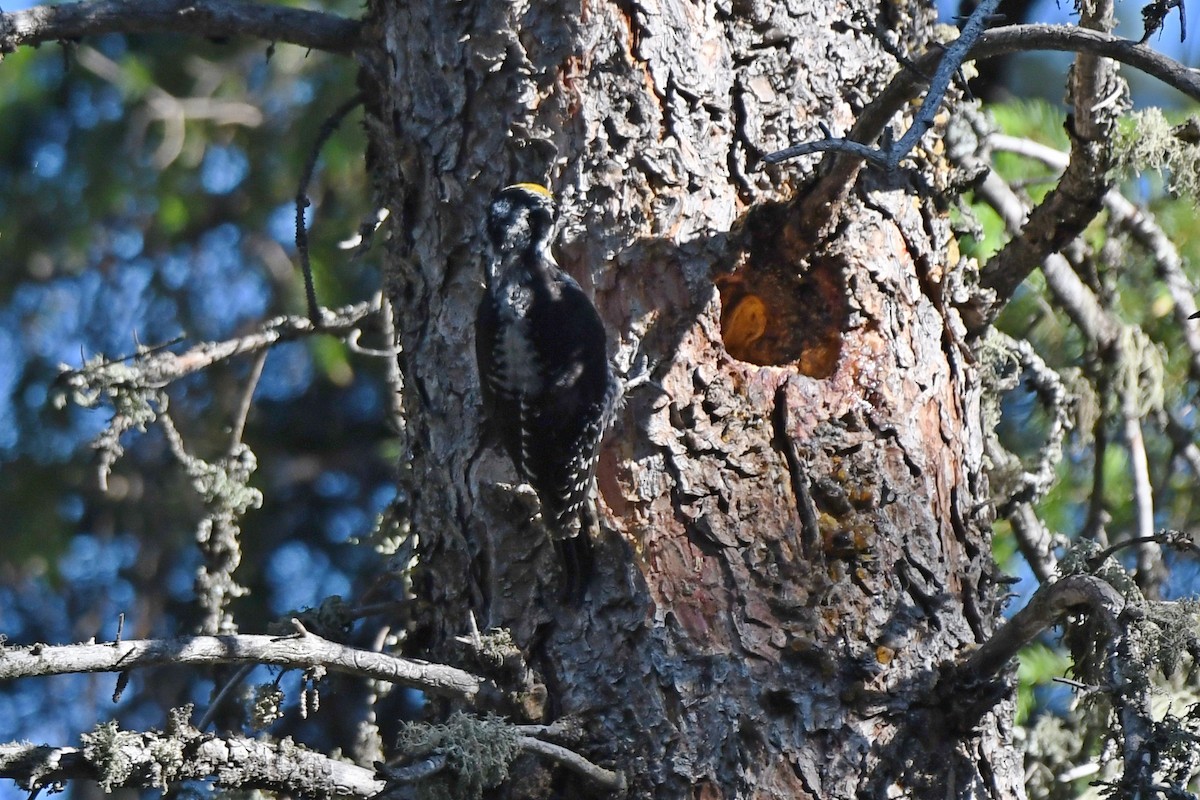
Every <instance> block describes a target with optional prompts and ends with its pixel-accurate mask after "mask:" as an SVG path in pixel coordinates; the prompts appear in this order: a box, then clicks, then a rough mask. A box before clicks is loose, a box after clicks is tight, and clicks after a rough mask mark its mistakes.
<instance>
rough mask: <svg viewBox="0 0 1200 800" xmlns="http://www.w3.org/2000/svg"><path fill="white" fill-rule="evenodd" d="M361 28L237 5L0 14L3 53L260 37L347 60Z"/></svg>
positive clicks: (191, 3) (115, 2)
mask: <svg viewBox="0 0 1200 800" xmlns="http://www.w3.org/2000/svg"><path fill="white" fill-rule="evenodd" d="M361 27H362V25H361V23H360V22H359V21H358V20H351V19H345V18H344V17H338V16H335V15H333V14H325V13H321V12H317V11H304V10H301V9H298V8H288V7H286V6H281V5H268V4H265V3H253V2H236V0H204V2H196V0H95V2H85V3H65V4H63V5H53V6H34V7H33V8H28V9H24V10H22V11H13V12H11V13H8V14H0V53H11V52H13V51H14V50H16V49H17V48H18V47H27V46H35V47H36V46H37V45H40V44H42V43H43V42H57V41H61V40H64V39H79V38H81V37H83V36H96V35H99V34H103V33H183V34H187V35H189V36H203V37H207V38H218V39H219V38H225V37H229V36H257V37H259V38H262V39H265V40H267V41H270V42H287V43H288V44H295V45H299V46H301V47H307V48H310V49H313V50H325V51H327V52H330V53H337V54H341V55H347V54H349V53H350V52H351V51H353V50H354V48H355V47H357V46H358V43H359V34H360V30H361Z"/></svg>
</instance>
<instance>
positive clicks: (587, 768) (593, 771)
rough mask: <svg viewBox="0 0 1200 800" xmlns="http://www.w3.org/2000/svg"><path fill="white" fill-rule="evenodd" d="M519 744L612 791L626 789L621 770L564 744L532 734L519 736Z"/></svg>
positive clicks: (527, 750)
mask: <svg viewBox="0 0 1200 800" xmlns="http://www.w3.org/2000/svg"><path fill="white" fill-rule="evenodd" d="M517 746H518V747H520V748H521V749H522V750H525V751H526V752H529V753H537V754H538V755H541V756H545V757H546V758H550V759H553V760H554V761H557V762H558V763H560V764H562V765H563V766H564V767H567V768H568V769H570V770H572V771H574V772H577V773H579V774H580V775H583V776H584V777H586V778H588V779H590V780H591V781H593V782H594V783H596V784H597V785H599V786H602V787H604V788H605V789H608V790H609V791H610V792H624V791H625V788H626V784H625V776H624V775H622V774H621V773H620V772H614V771H613V770H608V769H604V768H603V767H599V766H597V765H595V764H593V763H592V762H591V761H588V760H587V759H586V758H584V757H583V756H581V755H579V754H578V753H576V752H575V751H574V750H568V749H567V748H565V747H563V746H562V745H558V744H553V743H552V742H543V741H542V740H541V739H535V738H533V737H532V736H519V737H517Z"/></svg>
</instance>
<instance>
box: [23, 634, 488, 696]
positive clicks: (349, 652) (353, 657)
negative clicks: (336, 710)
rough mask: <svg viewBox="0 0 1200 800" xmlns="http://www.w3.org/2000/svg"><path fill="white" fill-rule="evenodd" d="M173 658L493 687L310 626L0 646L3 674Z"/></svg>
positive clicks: (432, 686)
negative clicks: (286, 632) (293, 630)
mask: <svg viewBox="0 0 1200 800" xmlns="http://www.w3.org/2000/svg"><path fill="white" fill-rule="evenodd" d="M171 664H273V665H275V666H279V667H285V668H290V669H306V668H308V667H311V666H323V667H325V668H327V669H329V670H333V671H335V672H344V673H348V674H351V675H360V676H363V677H366V678H374V679H376V680H384V681H389V682H391V683H397V684H400V685H402V686H411V687H413V688H416V689H422V690H424V691H427V692H430V693H432V694H436V695H440V696H445V697H458V698H462V699H465V700H468V701H474V700H475V698H476V697H477V696H479V695H480V694H481V693H484V694H491V693H494V692H495V691H496V689H495V687H494V685H493V684H491V682H489V681H487V680H485V679H483V678H480V677H478V676H476V675H472V674H471V673H469V672H466V671H464V670H461V669H457V668H455V667H450V666H446V665H444V664H430V663H427V662H424V661H414V660H411V659H406V658H397V657H396V656H390V655H386V654H383V653H374V652H371V651H369V650H359V649H357V648H354V647H347V646H346V645H341V644H338V643H336V642H331V641H329V640H328V639H324V638H322V637H320V636H317V635H316V634H313V633H305V634H304V635H301V636H286V637H282V638H281V637H275V636H262V635H247V634H241V635H235V636H185V637H180V638H177V639H140V640H139V639H134V640H127V641H124V642H119V643H118V642H113V643H105V644H69V645H41V644H38V645H33V646H29V647H4V648H0V681H4V680H13V679H17V678H27V677H34V676H42V675H62V674H65V673H74V672H124V671H126V670H130V669H137V668H141V667H155V666H164V665H171Z"/></svg>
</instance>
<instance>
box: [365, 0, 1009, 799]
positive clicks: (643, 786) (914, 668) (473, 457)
mask: <svg viewBox="0 0 1200 800" xmlns="http://www.w3.org/2000/svg"><path fill="white" fill-rule="evenodd" d="M854 5H855V6H856V7H857V8H858V9H859V10H860V13H861V14H863V15H864V16H863V17H862V19H860V20H858V21H855V22H854V24H853V26H851V24H850V23H851V22H852V18H851V16H850V11H849V10H848V9H847V8H846V6H845V4H831V3H786V4H785V3H767V2H756V0H749V1H748V2H728V1H726V2H711V1H710V2H704V3H680V2H673V1H672V0H665V1H664V2H658V1H657V0H649V1H648V2H639V3H636V4H635V3H624V2H617V3H597V2H590V0H585V2H584V3H582V5H580V4H570V3H558V2H547V3H540V4H535V5H530V4H527V3H523V2H513V3H507V2H506V3H496V2H480V1H478V0H471V1H468V2H454V3H447V2H441V1H434V0H412V1H411V2H404V3H396V2H392V3H388V2H373V3H372V4H371V8H370V10H369V12H368V30H369V31H370V32H371V35H373V36H374V37H375V38H376V41H377V43H378V45H379V46H378V48H376V50H375V52H377V53H378V54H379V58H378V59H377V60H373V61H367V62H366V63H365V64H364V72H363V86H364V89H365V90H366V91H367V96H368V113H369V122H368V129H369V132H370V135H371V138H372V152H371V154H370V156H371V169H372V174H373V175H374V177H375V181H376V190H377V192H378V196H379V198H380V202H381V204H382V205H385V206H386V207H388V208H389V209H390V211H391V217H390V221H389V227H388V230H389V231H390V240H389V245H388V247H389V262H388V280H389V287H390V294H391V298H392V301H393V303H394V305H395V309H396V317H397V320H398V325H399V329H400V336H401V344H402V346H403V355H402V357H401V361H402V368H403V373H404V378H405V397H404V403H405V408H406V410H407V418H408V429H407V440H408V444H409V453H408V458H409V461H408V462H407V465H406V466H407V468H408V472H407V473H406V474H407V478H406V480H405V485H404V487H403V488H404V491H405V493H406V499H407V501H408V503H409V507H410V510H411V525H412V529H413V530H414V532H416V533H417V534H418V535H419V536H420V540H421V565H420V567H419V569H418V571H417V573H416V582H415V593H416V595H417V597H418V602H420V603H423V604H424V605H423V606H422V609H421V610H420V611H419V612H418V618H419V624H418V625H417V627H415V628H414V630H413V632H412V635H411V636H410V640H409V641H410V642H411V644H412V645H413V647H414V653H413V654H414V655H423V656H425V657H431V656H440V657H448V658H459V660H461V653H458V654H457V655H450V654H453V653H457V651H456V649H455V648H456V645H455V644H454V637H456V636H461V635H463V634H464V633H465V632H466V631H467V630H468V627H469V621H468V620H469V613H468V612H472V613H474V615H475V616H476V618H477V619H478V621H479V624H480V627H481V628H483V627H487V628H492V627H503V628H507V629H509V630H510V631H511V632H512V635H513V637H514V639H515V641H516V642H517V643H518V645H519V646H520V647H521V648H522V650H523V652H524V653H525V655H526V657H527V658H528V659H529V662H530V664H531V665H532V666H533V667H534V669H535V670H536V671H537V673H538V674H539V675H540V676H541V678H542V679H543V680H544V681H545V687H546V691H547V694H548V697H547V702H546V703H545V705H544V708H538V707H536V705H537V704H533V706H535V707H533V708H531V706H530V704H529V703H527V704H526V706H525V710H526V711H527V712H530V713H531V715H532V716H536V715H537V712H538V711H539V710H541V711H543V712H544V716H545V717H546V718H555V717H560V716H565V715H576V716H577V717H578V718H579V720H580V721H581V722H582V724H583V725H584V727H585V730H586V733H587V736H586V738H585V740H584V741H583V742H582V743H581V744H580V745H579V747H578V749H580V750H581V752H583V753H584V754H585V755H587V756H589V757H590V758H592V759H593V760H595V761H597V762H599V763H601V764H603V765H605V766H610V767H613V768H615V769H619V770H622V771H624V773H625V774H626V776H627V777H628V779H629V782H630V787H631V796H636V797H662V798H680V797H696V798H718V797H728V798H733V797H764V798H766V797H772V798H773V797H779V798H785V797H786V798H793V797H819V798H841V797H854V796H862V797H884V796H891V795H894V794H896V793H905V794H906V795H908V796H917V797H939V798H940V797H946V796H949V794H950V793H953V794H954V795H957V796H960V797H966V796H992V797H1019V796H1022V794H1023V792H1022V789H1021V786H1020V781H1021V769H1020V759H1019V758H1018V756H1017V754H1016V753H1015V751H1014V750H1013V747H1012V743H1011V741H1010V738H1009V726H1010V721H1011V710H1012V709H1011V702H1010V698H1009V697H1008V696H1007V695H1008V687H1007V686H1001V687H990V688H991V689H992V692H991V693H990V694H987V695H986V698H987V702H984V703H981V704H980V707H979V708H977V709H976V712H975V713H974V714H967V715H965V716H963V717H962V718H956V715H957V712H949V711H946V710H944V709H942V708H940V707H939V705H938V701H937V700H935V699H934V698H935V697H937V696H941V695H940V694H939V693H936V692H934V688H935V685H936V684H937V681H938V677H939V669H940V668H941V667H942V666H943V665H945V664H947V663H949V662H952V661H954V659H955V658H956V657H957V656H959V655H960V654H961V653H962V652H963V651H964V650H966V649H969V648H971V647H972V646H973V645H975V644H976V643H977V642H979V641H981V640H983V639H985V638H986V637H987V636H988V635H989V634H990V632H991V630H992V627H993V626H994V624H995V621H996V619H997V618H998V601H997V596H998V593H997V591H996V588H995V586H994V585H993V584H992V583H991V582H990V581H989V577H990V576H991V574H992V570H993V567H992V561H991V556H990V546H989V532H990V521H991V519H990V506H989V504H988V490H987V481H986V478H985V476H984V474H983V471H982V453H983V432H982V423H981V419H980V414H979V393H980V387H979V382H978V380H977V378H976V372H975V368H974V364H973V361H972V358H971V356H970V354H969V351H968V350H967V348H966V346H965V345H964V344H963V338H962V336H963V333H962V325H961V324H960V322H959V321H958V318H957V315H956V314H955V312H954V311H953V309H951V308H950V307H949V305H948V304H947V303H945V302H944V301H943V297H944V295H946V294H948V290H947V288H946V284H947V280H948V279H951V278H954V279H957V277H958V276H956V275H955V273H954V271H955V270H957V269H959V265H958V264H957V263H956V262H957V261H958V259H957V256H956V255H954V254H955V253H956V249H955V246H954V243H953V241H952V239H951V235H950V231H949V226H948V222H947V219H946V215H945V214H944V213H943V210H942V209H943V208H944V205H945V204H944V203H942V204H940V205H939V204H938V203H935V202H933V200H932V199H931V198H930V197H929V195H930V191H929V190H928V187H929V186H931V185H932V186H937V185H938V179H939V175H941V176H942V177H944V173H945V172H946V170H947V168H946V167H945V166H944V165H942V164H941V163H940V162H939V161H938V160H937V157H936V155H934V153H935V152H936V151H935V148H934V147H933V146H930V144H929V143H930V142H932V141H934V140H936V138H937V133H936V132H934V133H932V134H930V135H929V136H927V137H926V144H927V146H929V147H930V149H929V151H928V152H926V153H925V154H924V156H922V157H921V158H919V159H918V161H919V164H920V170H921V171H923V172H924V176H923V180H921V181H913V180H909V179H907V178H906V176H908V175H911V174H912V171H910V172H909V173H905V174H904V175H898V176H894V177H893V178H890V179H888V181H884V180H883V179H876V180H874V181H872V180H871V179H870V178H869V176H868V178H860V180H859V184H858V186H857V187H856V190H855V192H854V193H853V194H852V196H851V197H850V199H849V200H848V201H847V203H846V205H845V207H844V208H843V209H842V212H841V213H840V215H839V216H838V218H837V219H836V220H835V222H836V225H835V226H834V227H833V229H832V231H821V230H816V229H814V228H815V227H816V226H817V225H818V223H815V222H812V221H810V220H803V219H796V218H795V217H796V213H797V211H796V208H795V207H793V206H789V205H786V204H785V203H784V201H786V200H787V199H789V198H791V197H793V196H802V194H803V189H796V185H797V184H799V183H800V182H801V181H802V180H803V179H805V178H806V177H807V176H809V175H811V173H812V168H813V166H814V162H812V161H807V162H799V163H791V164H788V165H785V166H784V167H782V168H771V169H768V170H761V171H760V170H759V169H758V167H757V163H758V156H760V155H761V154H762V153H765V152H769V151H771V150H775V149H778V148H781V147H783V146H786V145H788V144H791V143H794V142H797V141H803V140H806V139H812V138H818V137H820V136H822V135H823V134H822V133H821V131H820V127H819V126H821V125H824V126H827V127H828V128H829V129H830V130H831V131H832V132H833V133H834V134H835V135H838V134H840V133H841V132H843V131H845V130H846V129H847V128H848V127H849V126H850V124H851V123H852V122H853V119H854V115H855V113H856V112H857V111H858V110H859V109H861V107H862V106H863V105H864V104H865V103H867V102H868V101H869V100H870V98H871V97H872V95H873V93H874V91H876V90H877V89H878V88H879V87H880V86H881V85H882V83H883V81H885V80H886V79H887V77H888V76H890V75H891V74H892V73H893V72H894V71H895V70H896V69H897V66H896V63H895V61H894V60H893V59H892V58H891V57H890V56H888V55H886V54H885V52H884V50H883V48H882V47H881V46H880V44H879V42H878V41H876V40H875V39H874V38H872V36H871V35H869V34H865V33H861V32H859V31H858V30H857V29H858V28H870V27H872V26H874V25H875V24H876V20H875V18H874V16H872V15H874V14H875V13H877V10H878V9H879V8H881V7H879V6H877V5H876V4H870V3H866V2H856V3H854ZM887 8H888V9H889V10H890V13H891V14H892V15H893V16H892V17H891V18H887V19H882V20H879V22H880V23H881V24H882V25H883V26H885V27H887V28H889V29H890V30H892V31H893V34H892V35H893V36H894V37H895V40H896V41H898V42H900V44H901V46H902V47H903V48H904V49H912V50H920V49H924V43H926V42H928V40H929V36H930V29H931V26H932V21H933V17H932V11H931V10H930V9H929V8H927V7H926V6H925V5H924V4H915V3H914V4H911V7H908V8H905V7H897V6H894V5H892V6H888V7H887ZM789 9H791V10H789ZM862 20H866V22H863V21H862ZM516 181H542V182H546V183H547V184H548V185H549V186H551V188H552V189H553V190H554V192H555V194H556V197H557V199H558V201H559V204H560V208H561V218H562V221H561V226H560V231H559V236H558V239H557V246H556V248H555V250H556V253H557V255H558V259H559V261H560V263H562V264H563V266H564V267H565V268H566V269H567V270H568V271H569V272H570V273H572V274H573V275H574V276H575V277H576V278H578V279H579V281H580V282H581V283H582V284H583V286H584V287H585V289H587V290H589V291H590V292H593V293H594V295H595V298H596V303H597V306H598V308H599V310H600V313H601V316H602V317H603V318H604V320H605V323H606V325H607V327H608V330H609V335H610V346H611V349H612V353H613V356H614V361H615V363H616V364H617V365H618V368H619V369H620V370H621V371H623V372H624V371H627V370H628V368H629V365H630V364H631V362H632V361H634V357H635V354H637V353H644V354H645V355H647V356H648V357H649V359H650V361H651V362H652V363H656V364H657V369H656V371H655V373H654V378H655V382H656V383H655V385H653V386H649V387H645V388H642V389H639V390H636V391H635V392H634V393H633V394H632V395H631V396H630V397H629V398H627V404H626V406H625V407H624V409H623V411H622V412H621V414H620V416H619V419H618V421H617V422H616V424H615V425H614V427H613V429H612V431H611V432H610V434H609V436H608V438H607V443H606V446H605V450H604V454H603V457H602V460H601V466H600V471H599V476H598V484H599V495H600V511H601V518H602V523H603V531H602V535H601V537H600V539H599V541H597V542H596V543H595V548H596V566H595V576H594V578H593V581H592V584H591V587H590V591H589V593H588V595H587V597H586V598H585V600H584V601H583V603H582V606H581V607H578V608H576V607H574V606H572V605H571V604H570V603H568V602H564V601H563V600H561V599H560V596H561V591H560V588H561V576H560V574H559V571H558V568H557V562H556V559H555V555H554V549H553V548H552V546H551V545H550V542H549V541H548V540H547V539H546V536H545V533H544V530H543V529H542V527H541V526H540V525H539V524H537V523H536V522H534V521H531V519H530V517H531V513H532V511H533V510H535V508H536V504H535V503H534V504H531V502H530V501H529V500H528V494H527V493H523V492H521V491H518V490H515V489H513V488H512V487H511V486H508V485H505V484H512V483H515V482H516V478H515V473H514V471H513V468H512V465H511V464H510V463H509V462H508V460H507V459H506V458H505V457H504V455H503V454H502V452H501V451H500V450H499V449H498V448H497V447H496V446H494V445H492V444H491V443H489V442H487V441H486V440H485V438H484V437H483V433H482V428H481V411H480V404H479V403H480V400H479V390H478V384H477V378H476V370H475V364H474V349H473V346H472V337H473V334H472V324H473V319H474V309H475V306H476V303H477V302H478V300H479V296H480V292H481V289H482V277H483V265H484V255H483V254H484V252H485V245H484V241H485V240H484V235H483V219H484V213H485V209H486V206H487V201H488V199H489V197H490V195H491V194H492V192H494V191H495V190H496V189H498V188H500V187H502V186H504V185H506V184H508V183H512V182H516ZM917 186H920V187H922V188H921V189H920V190H918V189H917V188H915V187H917ZM934 199H936V198H934ZM806 223H807V224H806ZM809 225H811V226H813V227H809ZM970 699H978V698H970ZM520 775H521V777H515V778H513V782H514V783H513V786H512V793H513V795H514V796H550V794H552V793H555V792H557V793H561V794H562V796H581V795H583V794H585V793H586V791H587V787H586V786H584V785H575V784H573V783H571V781H573V780H575V779H573V778H570V777H568V776H562V775H557V776H548V775H546V774H543V773H542V772H540V771H539V770H537V769H534V768H533V765H530V769H527V770H525V769H523V770H521V771H520ZM550 781H552V783H551V782H550Z"/></svg>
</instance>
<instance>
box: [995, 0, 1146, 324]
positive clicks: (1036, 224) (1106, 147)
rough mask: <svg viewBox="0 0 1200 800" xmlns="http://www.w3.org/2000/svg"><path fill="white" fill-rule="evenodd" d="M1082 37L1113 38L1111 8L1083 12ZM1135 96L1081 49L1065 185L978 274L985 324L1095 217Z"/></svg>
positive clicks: (1104, 63) (1104, 62) (1104, 3)
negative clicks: (1121, 124) (1123, 117)
mask: <svg viewBox="0 0 1200 800" xmlns="http://www.w3.org/2000/svg"><path fill="white" fill-rule="evenodd" d="M1079 24H1080V27H1079V29H1078V30H1080V31H1085V30H1090V31H1092V32H1096V33H1103V34H1105V35H1108V32H1109V31H1110V30H1111V29H1112V26H1113V13H1112V2H1111V1H1110V0H1101V1H1100V2H1096V3H1094V4H1086V5H1084V6H1081V16H1080V20H1079ZM1128 95H1129V89H1128V87H1127V86H1126V84H1125V81H1124V80H1122V79H1121V78H1120V77H1119V76H1118V75H1117V69H1116V65H1115V64H1114V63H1113V62H1112V61H1111V60H1108V59H1106V58H1104V57H1102V56H1101V55H1100V54H1098V53H1096V52H1094V51H1093V50H1091V49H1082V50H1080V51H1079V52H1078V54H1077V55H1076V57H1075V64H1074V66H1073V68H1072V69H1071V71H1070V73H1069V77H1068V98H1069V101H1070V103H1071V106H1072V110H1073V112H1074V113H1073V114H1072V116H1071V120H1070V122H1071V124H1070V125H1068V126H1067V132H1068V134H1069V135H1070V139H1071V157H1070V161H1069V162H1068V164H1067V168H1066V169H1065V170H1064V171H1063V174H1062V177H1061V179H1060V180H1059V182H1058V185H1057V186H1055V187H1054V189H1053V190H1051V191H1050V193H1049V194H1047V195H1046V197H1045V199H1044V200H1042V202H1040V203H1038V205H1037V206H1036V207H1035V208H1034V209H1033V211H1032V212H1031V213H1030V214H1029V219H1028V220H1027V221H1026V223H1025V225H1023V226H1022V227H1021V230H1020V233H1019V234H1017V235H1015V236H1013V238H1011V239H1010V240H1009V241H1008V242H1007V243H1006V244H1005V245H1004V246H1003V247H1002V248H1000V250H999V252H997V253H996V254H995V255H994V256H992V257H991V258H990V259H988V262H987V263H986V264H984V265H983V267H982V268H981V269H980V271H979V282H980V285H981V286H982V287H983V288H984V289H985V290H988V291H990V292H991V293H992V297H990V298H988V299H987V300H986V301H985V302H986V303H987V305H988V307H987V308H985V309H983V312H984V317H985V318H987V317H990V316H991V315H994V314H995V313H996V312H997V311H998V310H999V309H1000V308H1002V307H1003V306H1004V305H1005V304H1007V303H1008V300H1009V298H1011V297H1012V295H1013V292H1015V291H1016V290H1017V287H1018V286H1020V285H1021V283H1022V281H1024V280H1025V278H1026V277H1028V276H1029V274H1030V273H1031V272H1033V271H1034V270H1035V269H1037V268H1038V267H1040V266H1041V262H1042V261H1043V259H1045V258H1046V256H1048V255H1049V254H1051V253H1057V252H1059V251H1061V250H1062V249H1063V247H1065V246H1066V245H1067V244H1068V243H1070V242H1071V241H1073V240H1074V239H1075V237H1076V236H1078V235H1079V234H1080V233H1081V232H1083V230H1084V228H1086V227H1087V226H1088V224H1089V223H1090V222H1091V221H1092V220H1093V219H1094V218H1095V217H1096V214H1098V213H1099V212H1100V209H1101V199H1102V198H1103V197H1104V195H1105V194H1107V193H1108V191H1109V189H1110V188H1111V186H1112V178H1111V175H1110V173H1111V171H1112V166H1113V150H1112V139H1113V133H1114V131H1115V129H1116V121H1117V117H1118V115H1119V113H1120V111H1121V108H1122V107H1123V106H1124V105H1125V104H1126V103H1127V102H1128Z"/></svg>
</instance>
